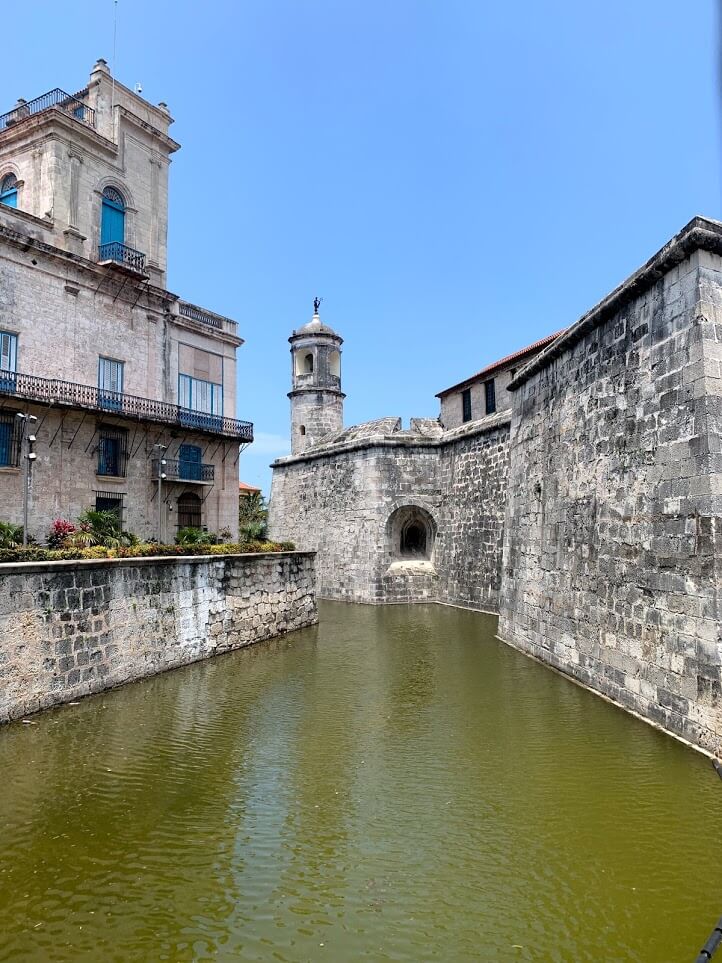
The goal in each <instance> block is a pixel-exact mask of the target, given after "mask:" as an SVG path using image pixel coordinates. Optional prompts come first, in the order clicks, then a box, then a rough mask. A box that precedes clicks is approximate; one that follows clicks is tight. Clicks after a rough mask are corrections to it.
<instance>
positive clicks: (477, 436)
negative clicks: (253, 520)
mask: <svg viewBox="0 0 722 963" xmlns="http://www.w3.org/2000/svg"><path fill="white" fill-rule="evenodd" d="M437 425H438V423H437ZM508 434H509V427H508V418H507V416H505V415H500V416H494V417H492V418H488V419H484V420H482V421H480V422H475V423H474V424H473V425H468V426H465V427H464V428H463V429H459V430H458V431H456V432H448V433H442V432H441V431H440V430H439V431H432V430H430V428H429V425H428V421H427V420H426V419H424V420H423V421H421V426H420V430H418V431H414V430H408V431H402V430H401V423H400V419H382V420H380V421H379V422H370V423H368V425H363V426H358V429H357V430H350V431H346V432H342V433H339V434H338V435H337V436H334V437H335V441H333V442H330V443H327V444H321V445H319V446H318V447H317V448H315V449H314V455H313V456H311V455H310V453H306V454H305V455H304V456H301V457H295V458H294V457H291V458H285V459H280V460H279V461H277V462H276V463H275V465H274V473H273V488H272V495H271V512H270V529H271V534H272V536H273V537H283V538H289V539H292V540H293V541H294V542H295V543H296V545H297V546H299V547H302V548H303V549H306V550H313V551H316V552H318V556H317V567H318V577H319V594H320V595H321V596H323V597H325V598H337V599H346V600H349V601H356V602H402V601H403V602H408V601H428V600H435V599H438V600H440V601H447V602H454V603H459V604H463V605H468V606H469V607H471V608H478V609H484V610H486V611H496V609H497V600H498V592H499V582H500V578H501V545H502V532H503V524H504V506H505V494H506V474H507V446H508ZM404 507H409V508H418V509H421V510H423V511H424V512H427V513H428V514H429V515H430V517H431V519H432V520H433V528H434V532H433V537H434V544H433V547H432V548H431V551H430V552H429V558H428V562H429V563H430V566H431V567H430V569H429V570H428V571H426V572H425V573H424V574H420V573H419V572H413V571H412V569H411V568H409V567H408V566H406V567H404V566H401V567H399V566H396V567H394V568H393V569H391V568H390V567H391V566H392V564H393V563H395V562H399V561H401V559H400V558H399V552H398V545H397V544H396V542H395V537H394V535H395V533H394V531H393V527H392V524H391V519H392V517H393V516H394V513H395V512H397V511H398V510H399V509H402V508H404Z"/></svg>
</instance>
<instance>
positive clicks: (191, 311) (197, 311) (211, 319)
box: [178, 301, 238, 332]
mask: <svg viewBox="0 0 722 963" xmlns="http://www.w3.org/2000/svg"><path fill="white" fill-rule="evenodd" d="M178 313H179V314H180V315H181V316H182V317H184V318H190V319H191V320H192V321H198V322H200V324H208V325H210V326H211V327H212V328H219V329H221V330H222V329H223V328H225V329H226V330H228V331H231V332H235V330H236V328H237V327H238V325H237V324H236V322H235V321H231V319H230V318H224V317H223V315H221V314H214V313H213V311H206V310H205V308H199V307H198V305H197V304H189V303H188V301H179V302H178Z"/></svg>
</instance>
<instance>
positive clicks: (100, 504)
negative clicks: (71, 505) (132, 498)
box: [93, 491, 125, 528]
mask: <svg viewBox="0 0 722 963" xmlns="http://www.w3.org/2000/svg"><path fill="white" fill-rule="evenodd" d="M93 494H94V495H95V510H96V512H115V513H116V515H117V516H118V522H119V523H120V526H121V528H122V527H123V526H124V523H125V522H124V514H125V492H98V491H96V492H94V493H93Z"/></svg>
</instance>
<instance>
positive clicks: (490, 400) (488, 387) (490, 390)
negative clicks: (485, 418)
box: [484, 378, 496, 415]
mask: <svg viewBox="0 0 722 963" xmlns="http://www.w3.org/2000/svg"><path fill="white" fill-rule="evenodd" d="M484 394H485V396H486V413H487V415H493V414H494V412H495V411H496V392H495V390H494V379H493V378H492V379H491V381H485V382H484Z"/></svg>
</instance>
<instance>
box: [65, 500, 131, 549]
mask: <svg viewBox="0 0 722 963" xmlns="http://www.w3.org/2000/svg"><path fill="white" fill-rule="evenodd" d="M137 544H138V539H137V537H136V536H135V535H131V533H130V532H124V531H123V529H122V528H121V525H120V518H119V517H118V514H117V512H110V511H105V512H103V511H96V510H95V509H93V508H87V509H86V510H85V511H84V512H81V513H80V515H78V527H77V528H76V530H75V531H74V532H71V533H70V534H69V535H68V537H67V538H66V539H65V542H64V546H67V547H70V548H90V547H91V546H94V545H101V546H102V547H103V548H120V547H121V546H128V545H137Z"/></svg>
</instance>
